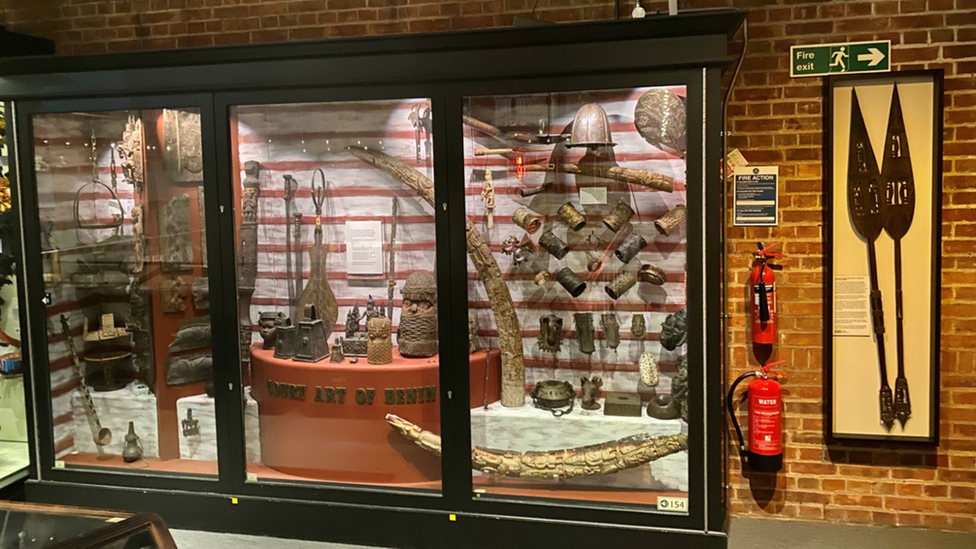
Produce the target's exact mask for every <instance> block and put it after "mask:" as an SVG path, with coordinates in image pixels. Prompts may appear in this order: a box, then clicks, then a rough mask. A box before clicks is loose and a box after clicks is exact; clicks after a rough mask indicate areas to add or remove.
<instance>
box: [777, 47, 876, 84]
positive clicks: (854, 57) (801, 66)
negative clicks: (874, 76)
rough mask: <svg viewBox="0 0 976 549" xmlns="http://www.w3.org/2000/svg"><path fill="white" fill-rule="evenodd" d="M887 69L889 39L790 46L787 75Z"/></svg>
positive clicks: (847, 72)
mask: <svg viewBox="0 0 976 549" xmlns="http://www.w3.org/2000/svg"><path fill="white" fill-rule="evenodd" d="M890 70H891V40H879V41H877V42H848V43H844V44H813V45H810V46H791V47H790V76H792V77H793V78H796V77H799V76H824V75H828V74H850V73H856V72H888V71H890Z"/></svg>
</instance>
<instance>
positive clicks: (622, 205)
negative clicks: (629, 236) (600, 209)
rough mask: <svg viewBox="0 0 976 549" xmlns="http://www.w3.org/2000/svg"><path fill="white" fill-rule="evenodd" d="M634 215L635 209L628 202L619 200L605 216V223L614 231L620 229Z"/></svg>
mask: <svg viewBox="0 0 976 549" xmlns="http://www.w3.org/2000/svg"><path fill="white" fill-rule="evenodd" d="M631 217H634V210H633V208H631V207H630V206H629V205H627V203H626V202H618V203H617V205H616V206H614V207H613V209H612V210H610V213H608V214H607V216H606V217H604V218H603V224H604V225H606V226H607V228H608V229H610V230H611V231H613V232H617V231H619V230H620V229H621V228H623V226H624V225H626V224H627V222H628V221H630V218H631Z"/></svg>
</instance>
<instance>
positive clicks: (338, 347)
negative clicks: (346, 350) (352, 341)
mask: <svg viewBox="0 0 976 549" xmlns="http://www.w3.org/2000/svg"><path fill="white" fill-rule="evenodd" d="M345 359H346V357H345V356H344V355H343V354H342V338H341V337H340V338H339V339H337V340H336V342H335V343H334V344H333V345H332V353H331V354H330V355H329V362H331V363H332V364H339V363H340V362H342V361H343V360H345Z"/></svg>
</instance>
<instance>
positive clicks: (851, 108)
mask: <svg viewBox="0 0 976 549" xmlns="http://www.w3.org/2000/svg"><path fill="white" fill-rule="evenodd" d="M825 93H826V101H825V106H826V108H825V113H824V117H825V119H824V128H825V135H824V208H825V215H824V217H825V223H824V239H825V249H824V366H825V375H824V394H825V398H824V405H825V408H826V409H825V416H826V419H827V421H826V422H825V430H826V437H827V440H828V441H829V442H830V441H840V440H886V441H897V442H913V443H919V442H921V443H930V444H937V443H938V425H939V417H938V415H939V402H938V401H939V330H940V307H939V300H940V291H939V290H940V284H939V280H940V275H941V261H940V259H941V251H942V250H941V240H942V239H941V203H942V201H941V185H942V71H917V72H899V73H890V74H883V75H872V76H867V77H865V76H859V77H854V76H851V77H839V78H832V79H830V80H828V82H827V83H826V89H825ZM892 379H893V380H894V382H893V383H892V382H891V380H892Z"/></svg>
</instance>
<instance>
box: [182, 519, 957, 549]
mask: <svg viewBox="0 0 976 549" xmlns="http://www.w3.org/2000/svg"><path fill="white" fill-rule="evenodd" d="M172 534H173V539H175V540H176V544H177V545H178V546H179V548H180V549H231V548H233V549H245V548H246V549H251V548H253V549H264V548H268V549H272V548H273V549H367V548H365V547H362V546H358V545H343V544H337V543H322V542H314V541H299V540H288V539H278V538H268V537H260V536H244V535H239V534H215V533H210V532H193V531H189V530H172ZM873 548H884V549H973V548H976V534H962V533H954V532H938V531H934V530H921V529H916V528H890V527H872V526H859V525H847V524H827V523H817V522H793V521H782V520H756V519H735V520H733V521H732V528H731V532H730V535H729V549H873ZM458 549H463V548H458ZM668 549H680V548H678V547H671V548H668Z"/></svg>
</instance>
